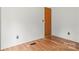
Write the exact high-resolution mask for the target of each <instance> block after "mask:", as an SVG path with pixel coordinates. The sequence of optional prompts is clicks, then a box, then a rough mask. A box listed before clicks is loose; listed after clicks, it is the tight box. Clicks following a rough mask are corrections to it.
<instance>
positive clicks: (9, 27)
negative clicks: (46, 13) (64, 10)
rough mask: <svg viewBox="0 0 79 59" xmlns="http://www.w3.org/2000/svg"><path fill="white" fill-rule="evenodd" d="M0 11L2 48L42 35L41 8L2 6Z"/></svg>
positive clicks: (41, 36)
mask: <svg viewBox="0 0 79 59" xmlns="http://www.w3.org/2000/svg"><path fill="white" fill-rule="evenodd" d="M1 12H2V14H1V16H2V17H1V20H2V24H1V30H2V31H1V48H2V49H3V48H7V47H11V46H14V45H17V44H21V43H25V42H28V41H32V40H36V39H39V38H43V37H44V35H43V23H42V19H43V8H40V7H39V8H36V7H35V8H34V7H30V8H29V7H26V8H24V7H19V8H18V7H15V8H14V7H6V8H5V7H2V8H1ZM17 35H18V36H19V39H17V38H16V37H17Z"/></svg>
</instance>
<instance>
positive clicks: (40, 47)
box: [2, 36, 79, 51]
mask: <svg viewBox="0 0 79 59" xmlns="http://www.w3.org/2000/svg"><path fill="white" fill-rule="evenodd" d="M2 51H79V43H77V42H73V41H70V40H66V39H63V38H59V37H56V36H52V37H51V38H44V39H38V40H35V41H32V42H28V43H24V44H21V45H17V46H14V47H11V48H6V49H4V50H2Z"/></svg>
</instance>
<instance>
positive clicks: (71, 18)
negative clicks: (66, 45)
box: [52, 7, 79, 42]
mask: <svg viewBox="0 0 79 59" xmlns="http://www.w3.org/2000/svg"><path fill="white" fill-rule="evenodd" d="M52 20H53V21H52V35H56V36H59V37H63V38H66V39H69V40H72V41H76V42H79V8H78V7H56V8H52ZM68 32H70V35H68Z"/></svg>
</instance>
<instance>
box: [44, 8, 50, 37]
mask: <svg viewBox="0 0 79 59" xmlns="http://www.w3.org/2000/svg"><path fill="white" fill-rule="evenodd" d="M44 10H45V37H51V8H47V7H45V9H44Z"/></svg>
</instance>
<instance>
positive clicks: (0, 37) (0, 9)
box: [0, 7, 1, 49]
mask: <svg viewBox="0 0 79 59" xmlns="http://www.w3.org/2000/svg"><path fill="white" fill-rule="evenodd" d="M0 49H1V7H0Z"/></svg>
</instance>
